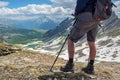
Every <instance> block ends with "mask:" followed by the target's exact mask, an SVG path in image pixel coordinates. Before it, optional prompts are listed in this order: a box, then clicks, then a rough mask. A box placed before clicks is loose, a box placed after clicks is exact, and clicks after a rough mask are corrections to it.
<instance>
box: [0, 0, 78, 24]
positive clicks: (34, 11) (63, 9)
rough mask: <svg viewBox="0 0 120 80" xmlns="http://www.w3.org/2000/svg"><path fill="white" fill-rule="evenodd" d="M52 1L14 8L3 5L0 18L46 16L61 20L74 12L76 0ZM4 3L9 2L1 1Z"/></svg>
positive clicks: (16, 18)
mask: <svg viewBox="0 0 120 80" xmlns="http://www.w3.org/2000/svg"><path fill="white" fill-rule="evenodd" d="M51 2H52V3H53V4H52V5H49V4H43V5H37V4H29V5H26V6H23V7H19V8H12V9H11V8H8V7H1V8H0V18H8V19H14V20H28V19H36V18H39V17H41V18H42V16H46V17H48V18H50V19H52V20H55V21H59V22H60V21H62V20H63V19H65V18H66V17H68V16H70V14H72V13H73V12H74V8H75V3H76V0H51ZM2 3H4V6H7V5H8V4H9V2H1V3H0V4H2ZM5 3H6V5H5ZM2 6H3V5H2Z"/></svg>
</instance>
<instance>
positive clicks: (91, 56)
mask: <svg viewBox="0 0 120 80" xmlns="http://www.w3.org/2000/svg"><path fill="white" fill-rule="evenodd" d="M88 45H89V49H90V52H89V60H91V61H90V62H91V64H92V65H93V63H94V62H92V61H94V60H95V56H96V45H95V42H90V41H88Z"/></svg>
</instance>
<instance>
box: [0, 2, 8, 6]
mask: <svg viewBox="0 0 120 80" xmlns="http://www.w3.org/2000/svg"><path fill="white" fill-rule="evenodd" d="M8 5H9V2H3V1H0V7H5V6H8Z"/></svg>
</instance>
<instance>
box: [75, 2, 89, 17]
mask: <svg viewBox="0 0 120 80" xmlns="http://www.w3.org/2000/svg"><path fill="white" fill-rule="evenodd" d="M88 1H89V0H77V4H76V8H75V13H74V14H75V15H78V14H79V13H80V12H81V11H82V10H83V9H84V8H85V6H86V3H87V2H88Z"/></svg>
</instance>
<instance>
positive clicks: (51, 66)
mask: <svg viewBox="0 0 120 80" xmlns="http://www.w3.org/2000/svg"><path fill="white" fill-rule="evenodd" d="M68 37H69V34H68V35H67V37H66V39H65V41H64V43H63V45H62V47H61V49H60V51H59V52H58V55H57V57H56V59H55V60H54V63H53V65H52V66H51V68H50V71H51V72H53V70H52V68H53V66H54V64H55V63H56V61H57V59H58V57H59V55H60V53H61V51H62V49H63V47H64V45H65V43H66V41H67V39H68Z"/></svg>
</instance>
